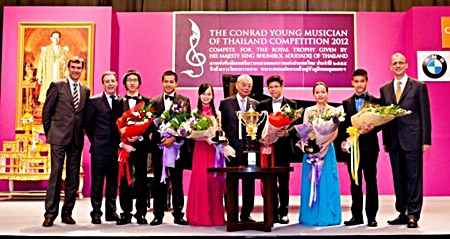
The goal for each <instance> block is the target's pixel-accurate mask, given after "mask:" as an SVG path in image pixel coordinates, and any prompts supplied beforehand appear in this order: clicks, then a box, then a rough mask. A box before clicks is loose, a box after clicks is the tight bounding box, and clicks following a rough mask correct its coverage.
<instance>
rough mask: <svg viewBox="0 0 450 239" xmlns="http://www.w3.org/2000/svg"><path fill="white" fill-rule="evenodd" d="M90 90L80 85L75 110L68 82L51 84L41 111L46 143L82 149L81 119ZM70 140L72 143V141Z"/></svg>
mask: <svg viewBox="0 0 450 239" xmlns="http://www.w3.org/2000/svg"><path fill="white" fill-rule="evenodd" d="M90 94H91V90H90V89H89V88H88V87H86V86H84V85H82V84H80V92H79V96H80V104H79V106H78V108H77V109H76V110H75V107H74V106H73V96H72V91H71V89H70V84H69V80H68V79H66V80H63V81H58V82H52V83H51V84H50V87H49V88H48V90H47V96H46V100H45V103H44V107H43V109H42V124H43V126H44V131H45V136H46V140H47V143H49V144H56V145H70V144H71V143H74V144H75V145H76V146H77V147H83V144H84V131H83V117H84V111H85V107H86V103H87V100H88V99H89V96H90ZM72 139H73V140H74V141H72Z"/></svg>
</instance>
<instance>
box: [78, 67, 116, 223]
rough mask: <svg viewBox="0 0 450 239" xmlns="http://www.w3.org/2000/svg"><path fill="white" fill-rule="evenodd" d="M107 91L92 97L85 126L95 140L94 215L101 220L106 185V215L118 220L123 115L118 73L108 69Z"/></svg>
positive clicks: (92, 166)
mask: <svg viewBox="0 0 450 239" xmlns="http://www.w3.org/2000/svg"><path fill="white" fill-rule="evenodd" d="M102 85H103V92H102V93H100V94H97V95H95V96H93V97H91V98H90V99H89V101H88V103H87V106H86V116H85V121H84V127H85V130H86V134H87V136H88V138H89V141H90V142H91V148H90V150H89V152H90V153H91V205H92V211H91V217H92V223H93V224H101V223H102V221H101V219H100V218H101V216H102V215H103V212H102V210H101V208H102V200H103V185H104V181H105V179H106V189H105V219H106V221H118V220H119V218H120V217H119V216H118V215H117V213H116V211H117V207H116V198H117V176H118V161H117V158H118V155H117V150H118V149H119V143H120V133H119V129H118V128H117V125H116V121H117V118H118V117H119V116H120V115H119V114H120V110H119V109H118V108H119V105H118V103H117V99H118V95H117V85H118V82H117V75H116V73H115V72H112V71H106V72H105V73H103V75H102Z"/></svg>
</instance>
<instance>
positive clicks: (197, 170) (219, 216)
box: [186, 83, 225, 226]
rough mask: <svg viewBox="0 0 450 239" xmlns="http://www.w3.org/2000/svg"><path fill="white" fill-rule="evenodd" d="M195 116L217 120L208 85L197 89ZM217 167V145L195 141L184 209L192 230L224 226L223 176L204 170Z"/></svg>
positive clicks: (212, 96)
mask: <svg viewBox="0 0 450 239" xmlns="http://www.w3.org/2000/svg"><path fill="white" fill-rule="evenodd" d="M194 112H197V113H198V114H199V115H202V116H213V117H214V118H215V119H216V120H218V119H220V112H219V111H216V108H215V106H214V90H213V87H212V86H211V85H210V84H206V83H205V84H201V85H200V87H199V88H198V103H197V109H196V110H194V111H193V113H194ZM218 124H219V125H220V122H218ZM216 166H217V165H216V145H215V144H213V143H212V142H211V139H205V140H196V141H195V147H194V154H193V157H192V172H191V181H190V185H189V192H188V198H187V206H186V218H187V221H188V222H189V224H190V225H191V226H222V225H225V214H224V212H225V208H224V204H223V197H224V191H225V178H224V175H223V174H215V173H208V172H206V168H209V167H216Z"/></svg>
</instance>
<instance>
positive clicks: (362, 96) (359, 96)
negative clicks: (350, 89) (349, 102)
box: [355, 94, 366, 99]
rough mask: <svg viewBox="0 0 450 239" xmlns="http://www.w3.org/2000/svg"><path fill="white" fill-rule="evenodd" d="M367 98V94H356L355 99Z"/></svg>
mask: <svg viewBox="0 0 450 239" xmlns="http://www.w3.org/2000/svg"><path fill="white" fill-rule="evenodd" d="M365 97H366V95H365V94H362V95H357V94H355V99H364V98H365Z"/></svg>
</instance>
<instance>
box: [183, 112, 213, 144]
mask: <svg viewBox="0 0 450 239" xmlns="http://www.w3.org/2000/svg"><path fill="white" fill-rule="evenodd" d="M192 119H193V130H192V132H191V134H190V135H189V136H188V137H187V138H191V139H194V140H196V139H206V138H211V137H214V136H215V135H216V130H217V121H216V119H215V118H214V116H209V115H206V116H201V115H199V114H197V113H194V114H193V117H192Z"/></svg>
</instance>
